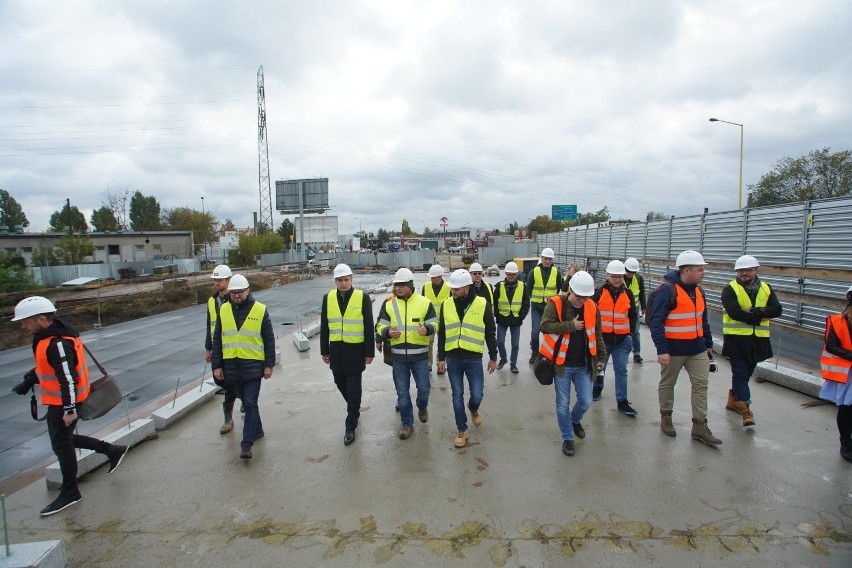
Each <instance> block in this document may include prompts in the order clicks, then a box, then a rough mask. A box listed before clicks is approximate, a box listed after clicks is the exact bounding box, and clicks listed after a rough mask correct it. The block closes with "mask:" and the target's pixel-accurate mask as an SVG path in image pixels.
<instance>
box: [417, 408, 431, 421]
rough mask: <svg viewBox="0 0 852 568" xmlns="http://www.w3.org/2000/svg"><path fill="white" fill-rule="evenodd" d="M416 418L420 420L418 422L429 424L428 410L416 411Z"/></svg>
mask: <svg viewBox="0 0 852 568" xmlns="http://www.w3.org/2000/svg"><path fill="white" fill-rule="evenodd" d="M417 418H419V419H420V422H424V423H425V422H429V410H427V409H426V408H420V409H418V410H417Z"/></svg>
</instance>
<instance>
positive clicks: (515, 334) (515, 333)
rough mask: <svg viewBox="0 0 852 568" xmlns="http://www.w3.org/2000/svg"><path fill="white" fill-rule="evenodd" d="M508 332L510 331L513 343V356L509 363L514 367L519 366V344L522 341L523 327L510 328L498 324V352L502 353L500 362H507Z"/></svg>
mask: <svg viewBox="0 0 852 568" xmlns="http://www.w3.org/2000/svg"><path fill="white" fill-rule="evenodd" d="M506 330H508V331H509V334H510V335H511V341H512V355H511V358H509V359H508V361H509V362H510V363H511V364H512V365H517V364H518V343H519V342H520V340H521V326H519V325H517V326H514V327H509V326H506V325H501V324H499V323H498V324H497V350H498V351H500V360H501V361H506V360H507V359H506Z"/></svg>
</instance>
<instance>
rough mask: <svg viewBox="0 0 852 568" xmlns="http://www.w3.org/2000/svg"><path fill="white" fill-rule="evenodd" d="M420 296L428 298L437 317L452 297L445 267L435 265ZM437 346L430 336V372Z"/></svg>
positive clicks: (432, 336)
mask: <svg viewBox="0 0 852 568" xmlns="http://www.w3.org/2000/svg"><path fill="white" fill-rule="evenodd" d="M420 294H422V295H423V296H425V297H426V299H427V300H429V301H430V302H432V307H433V308H434V309H435V315H436V316H437V315H438V314H439V313H440V310H441V304H443V303H444V300H446V299H447V298H449V297H450V287H449V286H447V283H446V282H444V267H443V266H441V265H440V264H435V265H433V266H432V267H430V268H429V282H426V283H425V284H423V288H421V290H420ZM434 345H435V335H434V334H432V335H430V336H429V353H428V355H427V357H428V361H429V372H430V373H431V372H432V361H434V360H435V359H434V357H433V355H432V354H433V352H434ZM438 374H439V375H443V374H444V373H442V372H440V371H438Z"/></svg>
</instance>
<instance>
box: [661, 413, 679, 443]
mask: <svg viewBox="0 0 852 568" xmlns="http://www.w3.org/2000/svg"><path fill="white" fill-rule="evenodd" d="M660 430H662V431H663V434H665V435H666V436H671V437H672V438H674V437H675V436H677V432H676V431H675V428H674V424H672V411H671V410H661V411H660Z"/></svg>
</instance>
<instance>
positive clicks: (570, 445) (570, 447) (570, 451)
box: [562, 440, 574, 456]
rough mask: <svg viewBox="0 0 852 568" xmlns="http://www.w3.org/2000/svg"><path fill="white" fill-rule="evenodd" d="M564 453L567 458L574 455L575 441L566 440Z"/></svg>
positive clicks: (563, 446)
mask: <svg viewBox="0 0 852 568" xmlns="http://www.w3.org/2000/svg"><path fill="white" fill-rule="evenodd" d="M562 453H563V454H565V455H566V456H573V455H574V440H564V441H563V442H562Z"/></svg>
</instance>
